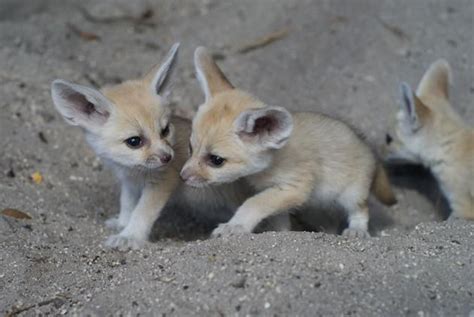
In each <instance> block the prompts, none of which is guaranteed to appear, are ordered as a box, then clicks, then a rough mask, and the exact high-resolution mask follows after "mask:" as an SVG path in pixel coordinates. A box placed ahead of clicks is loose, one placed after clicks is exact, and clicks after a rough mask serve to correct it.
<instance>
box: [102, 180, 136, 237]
mask: <svg viewBox="0 0 474 317" xmlns="http://www.w3.org/2000/svg"><path fill="white" fill-rule="evenodd" d="M138 187H139V186H138V185H135V184H133V183H131V182H128V181H126V180H124V181H122V186H121V190H120V213H119V216H118V217H112V218H110V219H108V220H107V221H106V222H105V225H106V226H107V227H109V228H111V229H123V228H125V226H126V225H127V223H128V221H129V220H130V215H131V214H132V211H133V209H134V208H135V207H136V206H137V203H138V199H139V198H140V192H141V189H139V188H138Z"/></svg>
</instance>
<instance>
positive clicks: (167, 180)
mask: <svg viewBox="0 0 474 317" xmlns="http://www.w3.org/2000/svg"><path fill="white" fill-rule="evenodd" d="M172 172H173V171H172V170H170V173H172ZM168 176H172V177H164V178H163V179H161V180H160V183H159V184H157V183H152V182H149V183H147V184H145V187H144V188H143V192H142V195H141V197H140V199H139V201H138V204H137V206H136V207H135V209H134V210H133V211H132V213H131V215H130V220H129V221H128V223H127V225H126V227H125V228H124V229H123V230H122V231H121V232H120V233H119V234H117V235H113V236H110V237H109V239H108V240H107V242H106V245H107V246H109V247H111V248H116V249H120V250H128V249H139V248H140V247H141V245H142V244H144V243H145V241H147V240H148V236H149V235H150V232H151V229H152V227H153V224H154V223H155V221H156V219H158V217H159V216H160V214H161V211H162V209H163V208H164V206H165V205H166V203H167V202H168V200H169V198H170V196H171V194H172V193H173V191H174V190H175V188H176V186H177V184H178V181H177V175H170V174H168Z"/></svg>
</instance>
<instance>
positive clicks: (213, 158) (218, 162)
mask: <svg viewBox="0 0 474 317" xmlns="http://www.w3.org/2000/svg"><path fill="white" fill-rule="evenodd" d="M209 162H210V163H211V165H212V166H214V167H221V166H222V164H224V162H225V159H224V158H222V157H220V156H218V155H212V154H211V155H209Z"/></svg>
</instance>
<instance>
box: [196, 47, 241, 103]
mask: <svg viewBox="0 0 474 317" xmlns="http://www.w3.org/2000/svg"><path fill="white" fill-rule="evenodd" d="M194 66H195V68H196V73H197V78H198V80H199V84H200V85H201V88H202V90H203V92H204V95H205V96H206V101H208V100H209V99H210V98H212V97H213V96H214V95H215V94H217V93H219V92H222V91H225V90H230V89H233V88H234V86H232V84H231V83H230V82H229V80H228V79H227V78H226V77H225V75H224V74H223V73H222V71H221V69H220V68H219V66H217V64H216V63H215V62H214V60H213V59H212V56H211V54H209V53H208V52H207V50H206V49H205V48H204V47H198V48H197V49H196V51H195V52H194Z"/></svg>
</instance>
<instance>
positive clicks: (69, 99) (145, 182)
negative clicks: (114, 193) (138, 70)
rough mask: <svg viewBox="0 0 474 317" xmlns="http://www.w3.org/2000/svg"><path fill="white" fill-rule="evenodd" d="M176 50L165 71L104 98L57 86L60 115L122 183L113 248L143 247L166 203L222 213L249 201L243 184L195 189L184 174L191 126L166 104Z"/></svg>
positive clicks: (120, 87) (69, 85) (109, 90)
mask: <svg viewBox="0 0 474 317" xmlns="http://www.w3.org/2000/svg"><path fill="white" fill-rule="evenodd" d="M177 50H178V44H175V45H174V46H173V47H172V49H171V50H170V52H169V53H168V55H167V57H166V58H165V61H164V62H163V64H161V65H158V66H157V67H155V68H154V69H153V70H152V71H151V72H150V73H148V74H147V75H146V76H145V77H144V78H142V79H138V80H129V81H126V82H124V83H122V84H119V85H116V86H113V87H106V88H104V89H102V90H101V91H98V90H95V89H93V88H89V87H85V86H81V85H76V84H73V83H69V82H66V81H63V80H55V81H54V82H53V83H52V97H53V101H54V104H55V106H56V109H57V110H58V111H59V112H60V113H61V114H62V115H63V117H64V118H65V120H66V121H67V122H68V123H70V124H72V125H77V126H80V127H81V128H83V130H84V131H85V133H86V138H87V140H88V142H89V144H90V145H91V146H92V148H93V149H94V150H95V152H96V153H97V155H98V156H99V157H100V158H101V159H102V160H104V161H105V162H106V164H107V165H109V166H110V167H112V169H113V170H114V171H115V174H116V175H117V177H118V178H119V180H120V183H121V195H120V214H119V216H118V217H117V218H112V219H110V220H108V221H107V225H108V226H110V227H114V228H116V229H120V230H121V231H120V233H119V234H117V235H113V236H111V237H110V238H109V239H108V240H107V245H108V246H111V247H114V248H119V249H128V248H138V247H140V245H141V244H142V243H143V242H144V241H146V240H147V239H148V237H149V234H150V232H151V229H152V226H153V223H154V222H155V220H156V219H157V218H158V217H159V215H160V213H161V211H162V209H163V207H164V206H165V205H166V204H180V205H184V206H185V207H187V208H194V209H199V210H205V211H206V213H212V212H213V211H216V212H217V211H219V212H222V211H221V209H225V208H236V206H238V205H239V204H240V203H241V202H242V201H243V200H244V199H245V197H246V195H248V194H247V190H246V188H245V186H244V185H243V184H240V183H238V182H237V183H233V184H226V185H224V186H218V187H212V188H211V187H207V188H198V189H196V188H191V187H189V186H184V184H183V183H182V181H181V180H180V177H179V171H180V170H181V167H182V166H183V164H184V162H185V160H186V158H187V156H188V142H189V141H188V140H189V137H190V133H191V122H190V121H188V120H184V119H181V118H178V117H174V116H172V115H171V109H170V108H169V106H168V105H167V103H166V99H165V98H164V97H163V95H164V91H165V88H166V83H167V82H168V80H169V76H170V73H171V71H172V69H173V67H174V64H175V59H176V55H177Z"/></svg>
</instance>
